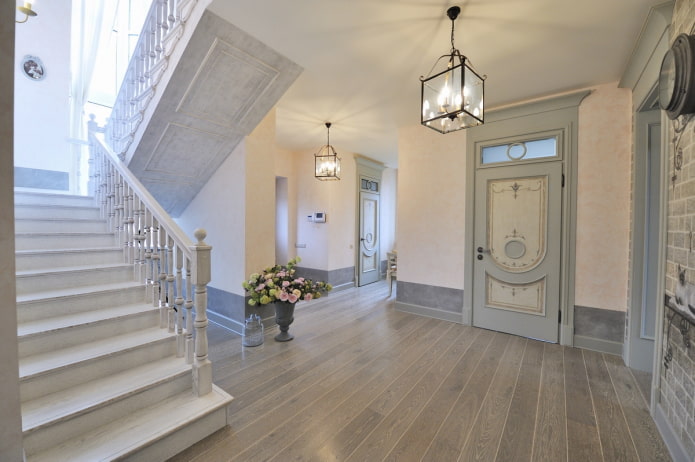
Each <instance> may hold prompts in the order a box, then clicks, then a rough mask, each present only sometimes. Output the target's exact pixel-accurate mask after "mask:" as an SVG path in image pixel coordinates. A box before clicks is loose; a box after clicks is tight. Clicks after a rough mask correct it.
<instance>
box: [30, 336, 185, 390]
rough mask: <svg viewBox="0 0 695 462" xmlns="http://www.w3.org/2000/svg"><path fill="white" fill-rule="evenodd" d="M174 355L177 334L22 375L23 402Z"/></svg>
mask: <svg viewBox="0 0 695 462" xmlns="http://www.w3.org/2000/svg"><path fill="white" fill-rule="evenodd" d="M171 355H176V338H175V337H174V336H173V335H172V336H171V337H167V338H166V339H163V340H157V341H155V342H152V343H148V344H146V345H140V346H138V347H136V348H133V349H130V350H126V351H119V352H117V353H114V354H111V355H108V356H103V357H99V358H94V359H92V360H89V361H85V362H82V363H78V364H73V365H70V366H68V367H63V368H60V369H53V370H51V371H49V372H47V373H45V374H41V375H38V376H33V377H29V378H24V377H20V394H21V398H22V402H24V401H28V400H31V399H36V398H39V397H41V396H45V395H47V394H49V393H54V392H56V391H60V390H65V389H67V388H70V387H74V386H76V385H78V384H82V383H85V382H89V381H90V380H96V379H99V378H102V377H107V376H109V375H113V374H115V373H117V372H120V371H124V370H126V369H131V368H133V367H137V366H139V365H142V364H147V363H149V362H152V361H155V360H157V359H161V358H165V357H168V356H171Z"/></svg>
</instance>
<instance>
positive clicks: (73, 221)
mask: <svg viewBox="0 0 695 462" xmlns="http://www.w3.org/2000/svg"><path fill="white" fill-rule="evenodd" d="M15 221H66V222H69V223H84V222H89V223H92V222H98V223H104V224H106V223H107V220H104V219H103V218H59V217H41V218H38V217H37V218H29V217H20V218H15Z"/></svg>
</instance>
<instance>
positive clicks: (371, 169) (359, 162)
mask: <svg viewBox="0 0 695 462" xmlns="http://www.w3.org/2000/svg"><path fill="white" fill-rule="evenodd" d="M354 158H355V164H356V170H357V174H356V175H355V177H356V182H355V203H356V204H357V207H355V245H354V249H355V252H354V253H355V286H356V287H359V284H360V274H359V273H360V253H361V252H360V245H361V242H360V231H361V230H360V217H361V214H362V202H361V200H360V195H361V192H362V180H363V179H368V180H373V181H377V182H378V183H379V191H378V192H377V193H376V194H377V195H380V190H381V184H382V181H381V177H382V173H383V171H384V169H385V168H386V166H385V165H384V164H382V163H381V162H378V161H376V160H373V159H370V158H368V157H364V156H360V155H358V154H356V155H355V157H354ZM379 215H381V208H379ZM377 234H378V236H381V217H380V216H379V217H377ZM377 260H378V262H379V263H378V264H379V265H381V247H379V249H378V251H377ZM379 273H381V271H379Z"/></svg>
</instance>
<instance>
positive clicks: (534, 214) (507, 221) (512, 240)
mask: <svg viewBox="0 0 695 462" xmlns="http://www.w3.org/2000/svg"><path fill="white" fill-rule="evenodd" d="M488 201H489V204H488V209H487V210H488V217H487V219H488V240H487V242H488V245H489V246H490V256H491V257H492V260H493V261H494V262H495V264H496V265H497V266H499V267H500V268H502V269H503V270H505V271H510V272H515V273H522V272H526V271H530V270H532V269H533V268H535V267H536V266H538V264H540V262H541V261H543V258H544V257H545V253H546V251H547V223H546V221H547V218H546V217H547V208H548V177H547V176H540V177H532V178H521V179H512V180H506V179H503V180H490V181H489V182H488Z"/></svg>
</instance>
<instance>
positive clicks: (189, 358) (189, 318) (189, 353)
mask: <svg viewBox="0 0 695 462" xmlns="http://www.w3.org/2000/svg"><path fill="white" fill-rule="evenodd" d="M191 272H192V271H191V260H190V259H189V258H186V305H185V307H186V363H187V364H193V354H194V348H195V345H193V284H192V282H191Z"/></svg>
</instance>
